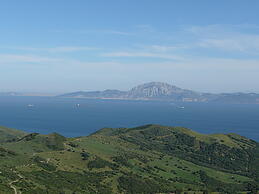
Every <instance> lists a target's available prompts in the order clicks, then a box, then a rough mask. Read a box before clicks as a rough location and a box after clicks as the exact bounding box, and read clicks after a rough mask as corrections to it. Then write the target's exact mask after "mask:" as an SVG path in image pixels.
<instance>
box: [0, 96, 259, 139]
mask: <svg viewBox="0 0 259 194" xmlns="http://www.w3.org/2000/svg"><path fill="white" fill-rule="evenodd" d="M145 124H160V125H165V126H181V127H186V128H190V129H192V130H195V131H197V132H200V133H205V134H213V133H224V134H226V133H237V134H240V135H242V136H246V137H248V138H250V139H253V140H255V141H259V104H223V103H221V104H219V103H190V102H189V103H174V102H160V101H128V100H97V99H75V98H57V97H18V96H11V97H0V125H1V126H6V127H10V128H15V129H21V130H24V131H27V132H37V133H42V134H49V133H53V132H57V133H60V134H62V135H64V136H66V137H77V136H86V135H89V134H91V133H93V132H95V131H97V130H98V129H101V128H104V127H109V128H117V127H135V126H141V125H145Z"/></svg>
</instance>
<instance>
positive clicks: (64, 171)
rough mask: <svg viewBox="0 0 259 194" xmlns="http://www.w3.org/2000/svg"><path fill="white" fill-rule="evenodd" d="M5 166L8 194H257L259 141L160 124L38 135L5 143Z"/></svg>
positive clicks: (1, 154) (0, 146)
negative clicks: (83, 133)
mask: <svg viewBox="0 0 259 194" xmlns="http://www.w3.org/2000/svg"><path fill="white" fill-rule="evenodd" d="M0 169H1V170H0V171H1V173H0V191H2V192H3V193H14V189H13V187H15V188H16V189H18V190H20V191H21V192H22V193H39V194H40V193H54V194H55V193H71V194H72V193H78V194H79V193H132V194H133V193H134V194H135V193H184V192H185V193H194V192H195V193H211V192H218V193H256V192H257V191H258V182H259V179H258V178H259V144H258V143H257V142H255V141H252V140H249V139H247V138H245V137H241V136H239V135H236V134H226V135H223V134H215V135H203V134H199V133H196V132H194V131H191V130H189V129H185V128H179V127H166V126H159V125H146V126H141V127H137V128H119V129H112V128H105V129H101V130H99V131H97V132H96V133H94V134H92V135H90V136H87V137H78V138H65V137H63V136H61V135H59V134H50V135H40V134H37V133H33V134H26V135H25V136H24V137H21V138H18V139H16V140H13V141H9V142H3V143H0Z"/></svg>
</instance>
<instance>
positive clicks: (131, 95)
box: [59, 82, 259, 104]
mask: <svg viewBox="0 0 259 194" xmlns="http://www.w3.org/2000/svg"><path fill="white" fill-rule="evenodd" d="M59 97H70V98H93V99H125V100H166V101H175V102H224V103H253V104H255V103H259V94H256V93H222V94H212V93H201V92H195V91H192V90H187V89H182V88H179V87H176V86H173V85H170V84H167V83H162V82H150V83H145V84H142V85H139V86H136V87H134V88H132V89H131V90H129V91H120V90H104V91H92V92H83V91H80V92H74V93H68V94H63V95H60V96H59Z"/></svg>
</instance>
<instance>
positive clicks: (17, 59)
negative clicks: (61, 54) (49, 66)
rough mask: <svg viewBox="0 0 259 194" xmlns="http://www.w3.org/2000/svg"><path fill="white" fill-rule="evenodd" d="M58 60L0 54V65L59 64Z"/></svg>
mask: <svg viewBox="0 0 259 194" xmlns="http://www.w3.org/2000/svg"><path fill="white" fill-rule="evenodd" d="M59 61H60V59H56V58H50V57H42V56H34V55H17V54H0V64H10V63H15V64H16V63H53V62H55V63H56V62H59Z"/></svg>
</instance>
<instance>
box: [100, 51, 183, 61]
mask: <svg viewBox="0 0 259 194" xmlns="http://www.w3.org/2000/svg"><path fill="white" fill-rule="evenodd" d="M102 56H104V57H148V58H161V59H172V60H180V59H182V57H180V56H177V55H172V54H161V53H154V52H111V53H104V54H102Z"/></svg>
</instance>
